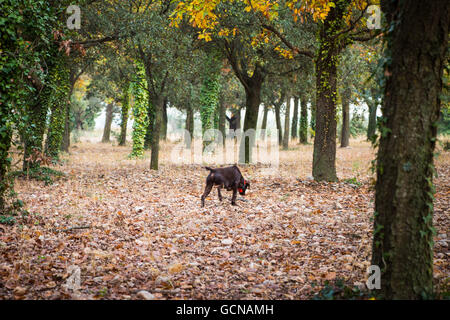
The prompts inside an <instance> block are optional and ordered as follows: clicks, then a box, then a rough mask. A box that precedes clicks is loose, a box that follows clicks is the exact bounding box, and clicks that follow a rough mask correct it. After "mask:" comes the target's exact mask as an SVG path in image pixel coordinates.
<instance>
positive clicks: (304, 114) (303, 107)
mask: <svg viewBox="0 0 450 320" xmlns="http://www.w3.org/2000/svg"><path fill="white" fill-rule="evenodd" d="M299 137H300V143H303V144H306V143H308V109H307V100H306V98H305V96H304V95H303V94H302V95H301V96H300V131H299Z"/></svg>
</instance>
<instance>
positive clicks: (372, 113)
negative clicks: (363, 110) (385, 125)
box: [367, 103, 377, 140]
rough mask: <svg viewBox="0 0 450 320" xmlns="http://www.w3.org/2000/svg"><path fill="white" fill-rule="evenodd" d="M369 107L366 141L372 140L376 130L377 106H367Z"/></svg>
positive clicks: (374, 104)
mask: <svg viewBox="0 0 450 320" xmlns="http://www.w3.org/2000/svg"><path fill="white" fill-rule="evenodd" d="M367 106H368V107H369V124H368V126H367V140H372V139H373V137H374V136H375V133H376V130H377V105H376V103H373V104H367Z"/></svg>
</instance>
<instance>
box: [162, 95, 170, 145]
mask: <svg viewBox="0 0 450 320" xmlns="http://www.w3.org/2000/svg"><path fill="white" fill-rule="evenodd" d="M168 103H169V101H168V99H167V98H164V103H163V109H162V120H163V121H162V130H161V139H162V140H166V139H167V123H168V121H169V118H168V117H167V105H168Z"/></svg>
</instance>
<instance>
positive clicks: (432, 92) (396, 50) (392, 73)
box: [372, 0, 450, 299]
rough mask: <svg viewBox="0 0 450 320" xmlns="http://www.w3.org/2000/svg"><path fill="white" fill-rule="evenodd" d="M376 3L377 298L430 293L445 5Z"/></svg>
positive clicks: (374, 259) (434, 0)
mask: <svg viewBox="0 0 450 320" xmlns="http://www.w3.org/2000/svg"><path fill="white" fill-rule="evenodd" d="M381 4H382V10H383V12H384V13H385V16H386V20H387V21H388V26H387V28H386V29H387V30H388V31H387V34H386V37H387V54H386V55H387V58H388V59H386V61H388V62H387V63H386V65H385V70H384V75H385V77H386V87H385V91H384V101H383V105H382V111H383V120H382V121H381V123H380V134H381V137H380V141H379V149H378V155H377V182H376V186H375V189H376V193H375V219H374V237H373V251H372V264H373V265H378V266H379V267H380V268H381V295H382V296H383V297H384V298H385V299H422V298H432V292H433V234H434V232H435V231H434V229H433V226H432V224H433V200H434V196H433V193H434V186H433V173H434V172H435V169H434V166H433V152H434V148H435V144H436V133H437V121H438V118H439V110H440V107H441V103H440V99H441V92H442V75H443V69H444V64H445V62H446V53H447V48H448V47H447V46H448V32H449V24H450V23H449V18H450V12H449V9H450V7H449V5H448V2H447V1H440V0H430V1H381ZM411 70H414V73H411Z"/></svg>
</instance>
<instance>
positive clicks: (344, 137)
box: [341, 88, 351, 148]
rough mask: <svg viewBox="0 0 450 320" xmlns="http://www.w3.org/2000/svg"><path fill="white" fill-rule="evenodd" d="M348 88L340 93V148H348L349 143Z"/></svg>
mask: <svg viewBox="0 0 450 320" xmlns="http://www.w3.org/2000/svg"><path fill="white" fill-rule="evenodd" d="M350 98H351V90H350V88H345V89H344V92H343V93H342V98H341V99H342V128H341V148H345V147H348V145H349V141H350Z"/></svg>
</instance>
